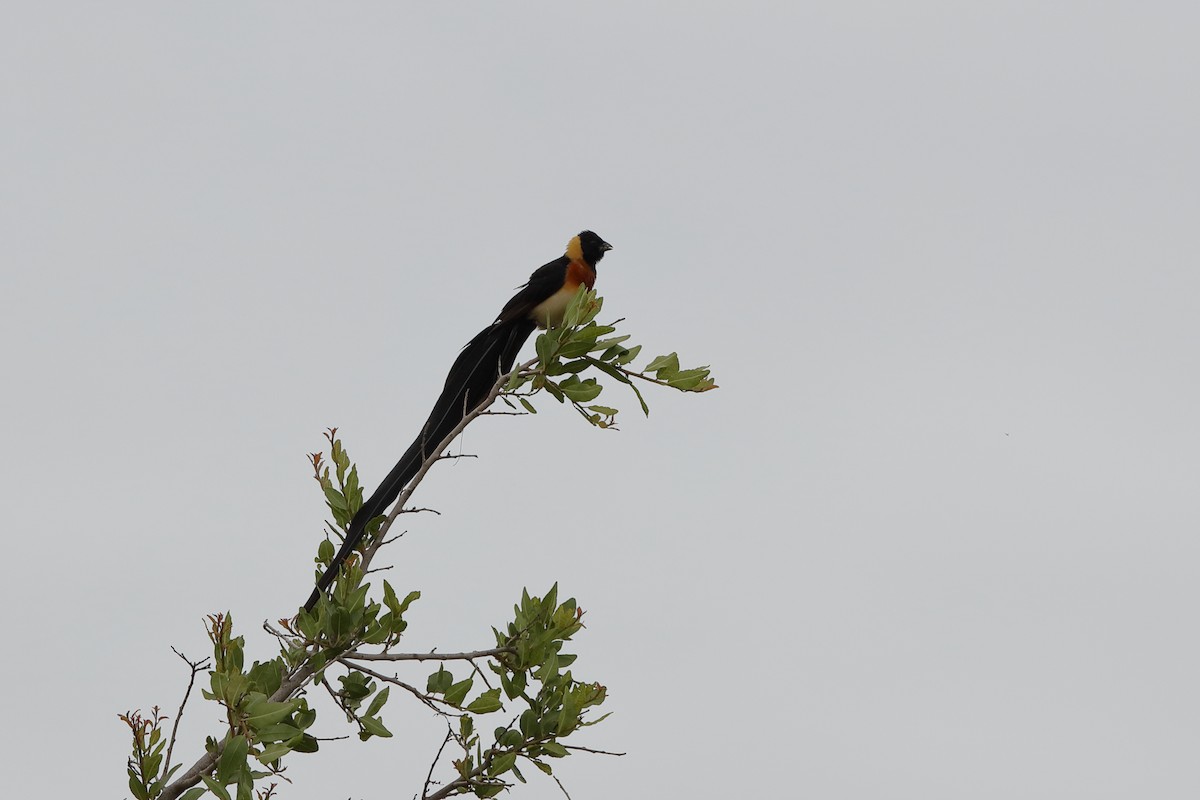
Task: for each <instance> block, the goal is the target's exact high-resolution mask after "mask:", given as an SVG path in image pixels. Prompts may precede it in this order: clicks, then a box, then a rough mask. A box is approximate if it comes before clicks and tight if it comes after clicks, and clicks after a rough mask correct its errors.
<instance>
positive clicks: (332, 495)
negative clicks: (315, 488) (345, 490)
mask: <svg viewBox="0 0 1200 800" xmlns="http://www.w3.org/2000/svg"><path fill="white" fill-rule="evenodd" d="M325 502H326V503H328V504H329V507H330V508H331V509H333V510H334V511H349V510H350V507H349V506H348V505H346V498H345V497H342V493H341V492H339V491H338V490H337V489H334V488H333V487H332V486H327V487H326V488H325Z"/></svg>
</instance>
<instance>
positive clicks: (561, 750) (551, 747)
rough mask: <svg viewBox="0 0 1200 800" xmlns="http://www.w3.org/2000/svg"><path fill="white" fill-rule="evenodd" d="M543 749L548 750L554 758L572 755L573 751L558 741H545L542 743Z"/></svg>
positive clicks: (547, 752) (547, 753)
mask: <svg viewBox="0 0 1200 800" xmlns="http://www.w3.org/2000/svg"><path fill="white" fill-rule="evenodd" d="M542 750H544V751H545V752H546V755H548V756H550V757H552V758H566V757H567V756H569V755H571V751H569V750H568V749H567V748H565V747H563V746H562V745H561V744H559V743H558V742H545V743H544V744H543V745H542Z"/></svg>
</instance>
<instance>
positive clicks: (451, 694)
mask: <svg viewBox="0 0 1200 800" xmlns="http://www.w3.org/2000/svg"><path fill="white" fill-rule="evenodd" d="M474 685H475V680H474V678H467V679H466V680H461V681H459V682H458V683H456V684H454V685H453V686H451V687H450V688H449V689H447V690H446V702H447V703H449V704H450V705H454V706H458V705H462V701H463V700H465V699H466V698H467V693H468V692H470V691H471V687H472V686H474Z"/></svg>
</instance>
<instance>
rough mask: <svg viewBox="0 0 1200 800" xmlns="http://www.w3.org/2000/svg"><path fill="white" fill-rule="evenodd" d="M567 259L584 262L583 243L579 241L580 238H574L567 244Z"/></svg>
mask: <svg viewBox="0 0 1200 800" xmlns="http://www.w3.org/2000/svg"><path fill="white" fill-rule="evenodd" d="M567 258H569V259H571V260H572V261H583V242H581V241H579V237H578V236H572V237H571V241H569V242H567Z"/></svg>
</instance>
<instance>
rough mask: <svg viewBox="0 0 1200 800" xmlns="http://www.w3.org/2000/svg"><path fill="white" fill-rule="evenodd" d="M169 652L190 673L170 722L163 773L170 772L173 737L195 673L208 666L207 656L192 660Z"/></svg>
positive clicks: (173, 745)
mask: <svg viewBox="0 0 1200 800" xmlns="http://www.w3.org/2000/svg"><path fill="white" fill-rule="evenodd" d="M171 652H173V653H174V654H175V655H177V656H179V657H180V658H182V659H183V663H185V664H187V665H188V668H189V669H190V670H191V671H192V674H191V675H189V676H188V685H187V689H186V690H185V691H184V693H183V701H182V702H181V703H180V704H179V711H178V712H177V713H176V714H175V722H173V723H172V724H171V739H170V744H168V745H167V759H166V761H164V762H163V770H162V774H163V775H170V774H171V753H173V752H174V751H175V737H176V736H177V735H178V734H179V721H180V720H181V719H183V707H184V706H186V705H187V701H188V698H189V697H190V696H191V694H192V686H193V685H194V684H195V683H196V673H197V672H199V671H200V670H202V669H205V668H206V667H207V666H208V663H207V662H208V661H209V659H208V658H202V659H200V660H199V661H192V660H191V659H189V658H188V657H187V656H185V655H184V654H183V653H181V652H179V651H178V650H176V649H175V648H174V647H172V648H171Z"/></svg>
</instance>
